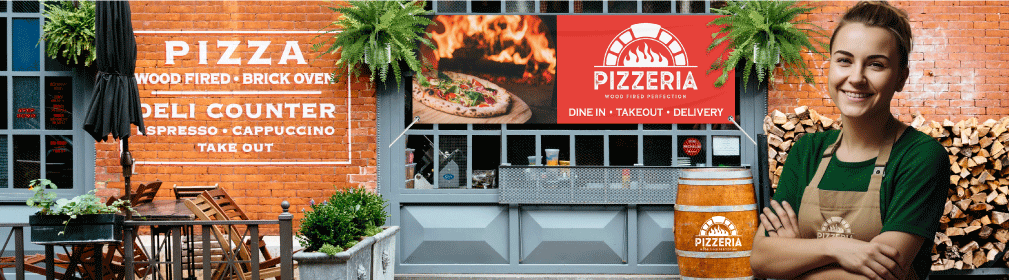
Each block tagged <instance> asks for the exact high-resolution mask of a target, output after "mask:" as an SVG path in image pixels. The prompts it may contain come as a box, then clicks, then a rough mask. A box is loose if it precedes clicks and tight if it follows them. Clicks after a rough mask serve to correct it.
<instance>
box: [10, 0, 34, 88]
mask: <svg viewBox="0 0 1009 280" xmlns="http://www.w3.org/2000/svg"><path fill="white" fill-rule="evenodd" d="M35 3H36V4H38V2H35ZM13 21H14V23H13V25H12V28H11V31H12V33H13V36H14V37H13V38H11V39H13V40H14V43H13V44H12V48H11V49H13V57H11V59H13V61H12V62H13V63H12V64H13V69H14V71H39V48H40V46H39V45H38V42H39V20H38V19H37V18H16V19H14V20H13Z"/></svg>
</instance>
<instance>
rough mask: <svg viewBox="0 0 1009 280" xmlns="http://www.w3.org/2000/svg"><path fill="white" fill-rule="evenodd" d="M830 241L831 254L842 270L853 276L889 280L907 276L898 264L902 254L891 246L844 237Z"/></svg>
mask: <svg viewBox="0 0 1009 280" xmlns="http://www.w3.org/2000/svg"><path fill="white" fill-rule="evenodd" d="M830 239H831V244H830V246H829V248H831V250H830V251H831V252H830V254H831V255H832V256H833V257H834V259H836V260H837V264H838V265H840V266H841V268H843V269H844V270H846V271H848V272H850V273H852V274H861V275H864V276H865V277H868V278H869V279H887V280H890V279H893V280H897V279H903V277H904V275H905V274H906V272H904V271H903V269H902V268H901V266H900V265H899V264H898V263H897V260H898V259H899V256H900V252H899V251H897V249H895V248H893V247H891V246H889V245H886V244H880V243H872V242H864V241H859V240H855V239H851V238H843V237H833V238H830Z"/></svg>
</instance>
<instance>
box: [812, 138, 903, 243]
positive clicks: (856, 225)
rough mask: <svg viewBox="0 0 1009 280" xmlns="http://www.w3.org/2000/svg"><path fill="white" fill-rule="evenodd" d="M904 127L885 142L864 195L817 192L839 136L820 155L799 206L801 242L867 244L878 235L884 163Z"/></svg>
mask: <svg viewBox="0 0 1009 280" xmlns="http://www.w3.org/2000/svg"><path fill="white" fill-rule="evenodd" d="M905 129H907V126H902V128H900V130H899V131H898V133H897V134H896V136H894V137H893V138H892V139H888V140H887V141H886V144H885V145H884V146H883V148H881V149H880V150H879V154H878V155H877V156H876V164H875V167H874V168H873V170H872V177H870V179H869V188H868V190H866V191H865V192H854V191H833V190H821V189H820V188H818V186H819V185H820V179H822V178H823V173H824V171H826V170H827V165H828V164H830V159H831V157H833V155H834V152H836V151H837V147H838V146H840V143H841V137H842V136H843V135H842V134H840V133H839V134H838V135H837V140H836V141H834V143H833V144H831V145H830V146H829V147H827V150H826V151H824V152H823V158H822V159H821V160H820V165H819V167H818V168H817V170H816V174H815V175H813V180H812V181H810V182H809V185H807V186H806V190H805V191H804V192H803V194H802V204H801V205H800V206H799V213H798V222H799V236H800V237H801V238H827V237H835V236H840V237H847V238H854V239H857V240H862V241H865V242H869V241H870V240H872V238H873V237H876V236H877V235H879V232H880V230H882V229H883V222H882V218H881V216H882V215H881V213H880V207H879V188H880V185H881V183H882V182H883V175H884V173H885V169H886V163H887V161H889V159H890V150H891V149H892V148H893V143H894V142H896V140H897V139H896V138H899V137H900V135H901V134H903V133H904V130H905Z"/></svg>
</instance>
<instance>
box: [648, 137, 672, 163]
mask: <svg viewBox="0 0 1009 280" xmlns="http://www.w3.org/2000/svg"><path fill="white" fill-rule="evenodd" d="M644 141H645V143H644V145H645V154H644V157H645V158H644V164H645V166H669V165H671V163H672V158H673V137H672V136H645V140H644Z"/></svg>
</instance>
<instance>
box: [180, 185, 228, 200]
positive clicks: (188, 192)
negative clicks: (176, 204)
mask: <svg viewBox="0 0 1009 280" xmlns="http://www.w3.org/2000/svg"><path fill="white" fill-rule="evenodd" d="M217 185H218V184H214V185H213V186H179V185H172V189H173V191H174V192H175V199H183V198H193V197H197V196H199V195H200V193H202V192H204V191H209V190H213V189H217Z"/></svg>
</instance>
